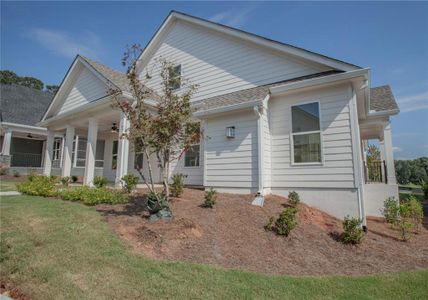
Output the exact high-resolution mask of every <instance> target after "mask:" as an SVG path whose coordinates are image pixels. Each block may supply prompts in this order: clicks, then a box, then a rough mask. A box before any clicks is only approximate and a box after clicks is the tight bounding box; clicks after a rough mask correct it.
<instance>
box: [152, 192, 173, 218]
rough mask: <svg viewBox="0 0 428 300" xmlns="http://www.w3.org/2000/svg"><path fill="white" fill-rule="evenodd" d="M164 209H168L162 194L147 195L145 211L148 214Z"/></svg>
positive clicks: (166, 200) (166, 201)
mask: <svg viewBox="0 0 428 300" xmlns="http://www.w3.org/2000/svg"><path fill="white" fill-rule="evenodd" d="M164 208H169V203H168V199H167V198H166V196H165V195H164V194H163V193H153V192H151V193H149V195H148V196H147V209H148V210H149V212H150V214H155V213H157V212H158V211H160V210H161V209H164Z"/></svg>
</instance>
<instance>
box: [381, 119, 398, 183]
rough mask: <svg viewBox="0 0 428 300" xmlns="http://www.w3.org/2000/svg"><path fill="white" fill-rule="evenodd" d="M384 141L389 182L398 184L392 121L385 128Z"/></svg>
mask: <svg viewBox="0 0 428 300" xmlns="http://www.w3.org/2000/svg"><path fill="white" fill-rule="evenodd" d="M383 143H384V146H383V148H384V149H385V151H384V156H385V163H386V172H387V178H388V184H397V180H396V179H395V166H394V154H393V150H392V134H391V123H388V124H387V125H386V126H385V128H384V129H383Z"/></svg>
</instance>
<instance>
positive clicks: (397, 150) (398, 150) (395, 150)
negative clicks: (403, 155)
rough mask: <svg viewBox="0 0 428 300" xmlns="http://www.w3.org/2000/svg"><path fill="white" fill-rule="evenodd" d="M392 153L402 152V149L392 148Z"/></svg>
mask: <svg viewBox="0 0 428 300" xmlns="http://www.w3.org/2000/svg"><path fill="white" fill-rule="evenodd" d="M392 151H394V152H402V151H403V149H401V148H400V147H392Z"/></svg>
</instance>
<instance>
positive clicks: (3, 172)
mask: <svg viewBox="0 0 428 300" xmlns="http://www.w3.org/2000/svg"><path fill="white" fill-rule="evenodd" d="M8 173H9V169H8V168H3V167H2V168H0V176H2V175H7V174H8Z"/></svg>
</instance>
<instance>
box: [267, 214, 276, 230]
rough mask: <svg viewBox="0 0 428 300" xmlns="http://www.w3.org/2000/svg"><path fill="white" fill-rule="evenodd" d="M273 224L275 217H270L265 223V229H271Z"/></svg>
mask: <svg viewBox="0 0 428 300" xmlns="http://www.w3.org/2000/svg"><path fill="white" fill-rule="evenodd" d="M274 224H275V217H270V218H269V221H268V223H267V224H266V225H265V230H266V231H273V230H274V227H275V226H274Z"/></svg>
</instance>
